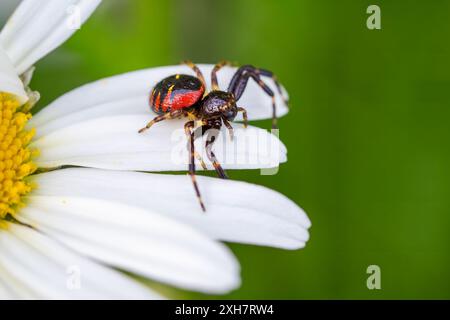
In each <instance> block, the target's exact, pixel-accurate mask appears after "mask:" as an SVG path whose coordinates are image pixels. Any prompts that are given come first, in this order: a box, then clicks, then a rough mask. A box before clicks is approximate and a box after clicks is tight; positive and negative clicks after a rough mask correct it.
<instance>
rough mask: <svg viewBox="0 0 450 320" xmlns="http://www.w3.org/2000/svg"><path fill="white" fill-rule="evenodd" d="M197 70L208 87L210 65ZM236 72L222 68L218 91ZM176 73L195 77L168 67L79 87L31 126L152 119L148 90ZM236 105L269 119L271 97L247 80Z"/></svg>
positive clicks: (284, 110)
mask: <svg viewBox="0 0 450 320" xmlns="http://www.w3.org/2000/svg"><path fill="white" fill-rule="evenodd" d="M199 67H200V69H201V70H202V71H203V74H204V75H205V78H206V80H207V83H208V85H209V83H210V73H211V70H212V67H213V66H212V65H199ZM235 71H236V68H234V67H233V68H231V67H225V68H223V69H222V70H221V71H220V72H219V74H218V79H219V83H220V86H221V88H223V89H224V90H226V89H227V86H228V82H229V81H230V79H231V77H232V76H233V74H234V72H235ZM176 73H184V74H194V73H193V72H192V70H191V69H190V68H188V67H187V66H184V65H179V66H168V67H159V68H152V69H146V70H141V71H135V72H130V73H125V74H122V75H118V76H115V77H111V78H106V79H103V80H99V81H96V82H94V83H91V84H88V85H85V86H82V87H80V88H78V89H75V90H73V91H72V92H69V93H67V94H65V95H63V96H62V97H60V98H59V99H57V100H56V101H54V102H53V103H52V104H50V105H49V106H47V107H46V108H44V109H43V110H42V111H40V112H39V113H38V114H37V115H36V116H35V117H34V118H33V120H32V125H34V126H40V127H41V126H43V125H44V124H46V125H48V126H49V127H51V128H52V130H55V129H59V128H61V127H64V126H65V125H67V123H68V121H69V120H67V119H64V117H66V116H71V120H70V123H74V122H78V121H85V120H86V119H92V118H94V117H98V116H104V115H106V114H107V115H124V114H130V113H142V114H146V115H147V118H148V119H151V118H152V117H154V116H155V114H154V113H153V112H152V111H150V108H149V106H148V96H149V92H150V90H151V89H152V88H153V86H154V85H155V84H156V83H158V82H159V81H160V80H162V79H163V78H165V77H167V76H169V75H172V74H176ZM264 80H265V82H266V83H267V84H268V85H269V87H270V88H272V90H273V91H274V92H275V93H276V105H277V114H278V116H279V117H281V116H283V115H284V114H286V113H287V111H288V109H287V107H286V105H285V104H284V102H283V99H282V97H281V96H280V95H279V94H278V91H276V87H275V85H274V83H273V81H272V80H271V79H270V78H264ZM238 105H239V106H242V107H245V108H246V109H247V111H248V117H249V119H250V120H258V119H267V118H271V117H272V100H271V98H270V97H269V96H267V95H266V94H265V93H264V91H263V90H262V89H261V88H260V87H259V86H258V85H257V84H256V83H255V82H254V81H253V80H250V81H249V83H248V87H247V89H246V91H245V93H244V94H243V96H242V98H241V99H240V100H239V102H238ZM75 113H76V115H75ZM60 118H62V119H60ZM237 119H238V120H241V119H242V118H241V116H239V117H238V118H237Z"/></svg>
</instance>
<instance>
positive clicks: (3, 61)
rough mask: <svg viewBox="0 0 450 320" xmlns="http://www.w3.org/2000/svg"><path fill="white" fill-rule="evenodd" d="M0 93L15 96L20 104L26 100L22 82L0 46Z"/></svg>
mask: <svg viewBox="0 0 450 320" xmlns="http://www.w3.org/2000/svg"><path fill="white" fill-rule="evenodd" d="M0 92H6V93H10V94H13V95H15V96H16V97H17V98H18V99H19V101H20V102H21V103H25V102H27V100H28V97H27V94H26V93H25V89H24V88H23V84H22V81H20V79H19V77H18V76H17V73H16V71H15V70H14V66H13V65H12V63H11V61H10V60H9V58H8V56H7V55H6V53H5V51H4V50H3V48H2V46H1V45H0Z"/></svg>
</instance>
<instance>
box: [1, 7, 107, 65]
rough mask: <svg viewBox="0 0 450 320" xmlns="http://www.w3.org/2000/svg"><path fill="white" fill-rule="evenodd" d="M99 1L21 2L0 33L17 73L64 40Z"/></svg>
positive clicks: (86, 17) (83, 20) (84, 19)
mask: <svg viewBox="0 0 450 320" xmlns="http://www.w3.org/2000/svg"><path fill="white" fill-rule="evenodd" d="M100 2H101V0H46V1H36V0H23V1H22V3H21V4H20V5H19V6H18V8H17V9H16V11H15V12H14V14H13V15H12V16H11V18H10V19H9V20H8V22H7V23H6V25H5V27H4V28H3V30H2V31H1V33H0V42H1V43H2V44H3V46H4V48H5V50H6V52H7V53H8V55H9V57H10V58H11V60H12V62H13V63H14V65H15V67H16V70H17V72H18V73H19V74H21V73H23V72H24V71H26V70H27V69H28V68H29V67H31V66H32V65H33V64H34V63H35V62H36V61H38V60H39V59H41V58H42V57H44V56H45V55H47V54H48V53H49V52H51V51H53V50H54V49H56V48H57V47H58V46H60V45H61V44H62V43H63V42H64V41H66V40H67V39H68V38H69V37H70V36H71V35H72V34H73V33H74V32H75V31H76V30H77V29H78V28H79V27H80V26H81V25H82V24H83V23H84V22H85V21H86V20H87V19H88V18H89V16H90V15H91V14H92V12H93V11H94V10H95V8H96V7H97V6H98V5H99V4H100Z"/></svg>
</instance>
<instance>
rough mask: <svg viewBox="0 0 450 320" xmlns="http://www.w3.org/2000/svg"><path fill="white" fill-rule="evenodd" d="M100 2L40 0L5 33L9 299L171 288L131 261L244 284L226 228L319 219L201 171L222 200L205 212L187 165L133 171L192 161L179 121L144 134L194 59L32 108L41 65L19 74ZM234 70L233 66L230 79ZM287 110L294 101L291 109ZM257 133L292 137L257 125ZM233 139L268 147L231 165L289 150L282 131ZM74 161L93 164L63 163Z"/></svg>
mask: <svg viewBox="0 0 450 320" xmlns="http://www.w3.org/2000/svg"><path fill="white" fill-rule="evenodd" d="M99 2H100V1H84V0H80V1H74V0H71V1H69V0H67V1H61V0H49V1H46V2H45V4H42V3H39V4H37V3H36V2H35V1H32V0H26V1H23V2H22V3H21V5H20V6H19V7H18V9H17V10H16V12H15V14H14V15H13V17H12V19H11V20H10V22H8V23H7V25H6V26H5V28H4V29H3V30H2V32H1V33H0V104H1V108H2V109H1V118H0V121H1V123H0V136H1V139H2V140H1V142H0V148H1V149H0V183H1V189H0V194H1V198H0V298H2V297H5V298H11V297H12V298H14V297H19V298H159V297H160V296H159V295H158V294H157V293H156V292H153V291H152V290H150V289H149V288H146V287H143V286H142V285H140V284H139V283H138V282H135V281H134V280H132V279H131V278H129V277H128V276H126V275H125V274H123V273H122V272H120V271H118V270H117V269H120V270H125V271H128V272H132V273H135V274H139V275H142V276H145V277H149V278H152V279H154V280H156V281H160V282H164V283H167V284H169V285H173V286H177V287H181V288H185V289H190V290H196V291H201V292H206V293H223V292H227V291H230V290H232V289H234V288H236V287H238V286H239V283H240V276H239V264H238V262H237V260H236V259H235V257H234V256H233V255H232V253H231V252H230V250H229V249H228V248H227V247H226V246H225V245H223V244H222V243H221V242H220V241H230V242H242V243H249V244H257V245H267V246H274V247H280V248H286V249H296V248H300V247H302V246H304V245H305V242H306V241H307V240H308V231H307V229H308V228H309V226H310V222H309V220H308V218H307V216H306V214H305V213H304V212H303V211H302V210H301V209H300V208H299V207H298V206H297V205H296V204H294V203H293V202H292V201H290V200H289V199H287V198H286V197H284V196H283V195H281V194H279V193H277V192H274V191H272V190H270V189H267V188H263V187H260V186H256V185H252V184H248V183H244V182H238V181H224V180H219V179H215V178H208V177H199V178H198V181H199V184H200V185H201V188H202V193H203V196H204V198H205V202H206V203H207V206H208V207H207V209H208V212H207V214H202V213H201V211H200V209H199V208H198V203H197V202H196V199H195V197H194V194H193V190H192V186H191V185H190V181H189V179H188V178H186V176H184V175H167V174H164V175H162V174H153V173H142V172H133V171H163V170H164V171H165V170H179V169H184V168H185V167H184V164H183V163H176V162H174V161H172V160H173V158H172V156H171V152H172V151H173V150H172V147H173V141H171V140H170V137H172V132H173V130H174V129H175V128H179V125H180V122H179V121H173V122H172V121H171V122H167V123H164V125H161V126H158V127H156V126H155V128H152V130H151V132H149V133H148V134H145V135H139V134H137V129H138V128H140V127H141V126H142V124H145V122H146V121H148V119H149V117H151V113H150V111H149V110H148V107H147V105H146V101H147V94H148V91H149V88H151V87H152V86H153V85H154V84H155V83H156V82H157V81H158V80H160V79H161V78H162V77H164V75H166V74H167V75H168V74H171V73H176V72H189V70H188V69H184V68H185V67H183V66H173V67H163V68H155V69H148V70H142V71H137V72H132V73H128V74H124V75H120V76H116V77H113V78H109V79H104V80H100V81H98V82H95V83H92V84H89V85H86V86H83V87H81V88H78V89H76V90H74V91H72V92H70V93H68V94H66V95H64V96H62V97H61V98H59V99H57V100H56V101H55V102H54V103H52V104H51V105H50V106H48V107H46V108H44V109H43V110H42V111H40V112H39V113H37V114H36V115H35V116H34V117H33V118H32V119H30V117H31V115H30V113H29V111H28V108H29V106H30V96H31V97H35V95H33V93H32V91H31V90H29V89H28V88H27V87H26V85H27V82H28V81H27V80H26V78H27V77H26V76H25V77H24V76H23V77H22V79H24V80H23V81H22V80H21V79H20V78H19V76H18V75H22V74H23V72H25V71H27V70H29V68H30V67H31V66H32V65H33V64H34V63H35V62H36V61H37V60H38V59H40V58H42V57H43V56H44V55H45V54H47V53H48V52H50V51H51V50H53V49H55V48H56V47H57V46H58V45H59V44H61V43H62V42H63V41H65V40H66V39H67V38H68V37H69V36H70V34H71V33H72V32H73V31H74V30H69V29H68V28H67V25H65V23H64V22H65V21H64V14H66V8H67V6H68V5H69V4H70V5H73V4H75V5H78V6H79V8H80V12H81V14H82V21H85V20H86V19H87V17H88V16H89V15H90V14H91V13H92V12H93V10H94V9H95V7H96V6H97V5H98V3H99ZM201 68H202V69H203V71H205V72H206V71H208V70H210V69H211V66H201ZM232 71H233V69H232V68H229V69H224V70H223V72H222V73H221V75H220V81H221V82H223V81H227V79H229V77H231V73H232ZM208 74H209V72H208ZM269 100H270V99H269ZM243 103H246V107H247V109H248V111H249V117H250V119H256V118H265V117H270V115H271V109H270V101H267V99H265V97H264V95H263V94H261V93H260V91H259V90H258V89H257V88H256V87H251V86H250V87H249V90H248V92H247V93H246V96H244V98H243ZM280 103H282V102H280V101H279V104H280ZM286 111H287V110H286V108H285V107H284V108H281V109H280V115H281V114H282V113H285V112H286ZM246 132H248V133H247V134H246V135H247V136H250V137H251V133H252V132H253V133H258V136H263V137H265V139H266V141H271V142H272V143H277V142H278V139H277V138H276V137H274V136H273V135H270V134H268V133H267V132H265V131H264V130H261V129H258V128H255V127H251V128H250V129H248V130H246ZM236 140H239V139H236ZM224 144H226V146H227V147H226V148H224V149H223V150H224V154H222V155H223V156H226V155H227V154H228V153H229V154H231V155H234V154H242V155H248V154H249V153H251V152H253V153H256V154H257V155H258V156H259V155H261V157H258V161H257V162H251V163H242V164H240V163H233V162H232V161H230V162H227V161H225V162H224V163H223V164H224V167H226V168H261V167H269V166H271V165H273V160H274V159H275V160H280V161H281V162H283V161H285V160H286V149H285V148H284V147H283V146H280V145H279V144H277V145H278V147H279V148H277V149H276V151H277V152H275V153H274V152H268V153H261V152H260V151H259V150H256V151H254V150H253V151H249V150H248V149H247V148H245V146H240V145H239V143H238V142H237V141H235V142H231V141H228V140H226V141H224ZM224 158H227V157H224ZM261 160H263V161H261ZM67 165H75V166H80V167H79V168H66V169H59V170H53V169H55V168H59V167H62V166H67ZM87 167H90V168H87ZM38 168H40V169H38ZM46 169H47V170H46ZM50 169H51V170H50ZM36 170H38V171H36Z"/></svg>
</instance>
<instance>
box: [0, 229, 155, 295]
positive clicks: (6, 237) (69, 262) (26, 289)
mask: <svg viewBox="0 0 450 320" xmlns="http://www.w3.org/2000/svg"><path fill="white" fill-rule="evenodd" d="M0 283H4V284H5V285H6V286H7V287H9V289H11V290H13V292H12V294H13V295H17V296H19V297H21V298H38V299H118V298H128V299H129V298H132V299H150V298H159V297H160V296H158V295H157V294H155V293H153V292H151V291H150V290H148V289H146V288H144V287H143V286H141V285H140V284H138V283H137V282H135V281H134V280H131V279H130V278H128V277H127V276H125V275H123V274H121V273H119V272H117V271H114V270H112V269H110V268H107V267H104V266H102V265H100V264H97V263H94V262H92V261H90V260H88V259H86V258H84V257H82V256H79V255H77V254H75V253H74V252H73V251H71V250H70V249H68V248H67V247H65V246H63V245H61V244H60V243H58V242H56V241H54V240H52V239H50V238H48V237H46V236H44V235H43V234H41V233H39V232H37V231H35V230H33V229H31V228H28V227H24V226H20V225H17V224H12V223H9V224H8V226H7V228H6V229H5V230H1V231H0Z"/></svg>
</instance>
